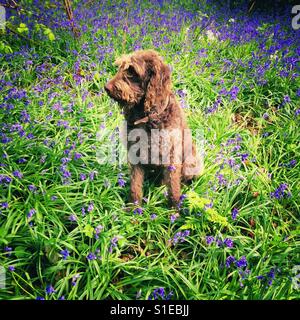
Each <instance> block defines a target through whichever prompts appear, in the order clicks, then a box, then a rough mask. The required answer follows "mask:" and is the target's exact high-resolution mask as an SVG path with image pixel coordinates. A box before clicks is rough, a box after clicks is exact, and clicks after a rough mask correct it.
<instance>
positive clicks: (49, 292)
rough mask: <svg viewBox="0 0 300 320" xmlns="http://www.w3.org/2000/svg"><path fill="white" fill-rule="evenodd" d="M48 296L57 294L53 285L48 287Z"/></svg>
mask: <svg viewBox="0 0 300 320" xmlns="http://www.w3.org/2000/svg"><path fill="white" fill-rule="evenodd" d="M45 291H46V294H52V293H55V290H54V288H53V287H52V285H48V286H47V287H46V290H45Z"/></svg>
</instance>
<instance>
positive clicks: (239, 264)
mask: <svg viewBox="0 0 300 320" xmlns="http://www.w3.org/2000/svg"><path fill="white" fill-rule="evenodd" d="M235 265H236V266H237V267H238V268H244V267H247V265H248V263H247V260H246V257H245V256H242V257H241V259H240V260H238V261H236V262H235Z"/></svg>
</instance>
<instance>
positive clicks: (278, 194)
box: [270, 183, 291, 200]
mask: <svg viewBox="0 0 300 320" xmlns="http://www.w3.org/2000/svg"><path fill="white" fill-rule="evenodd" d="M287 188H288V184H287V183H282V184H280V185H279V187H278V188H277V189H276V190H275V191H274V192H271V194H270V196H271V198H276V199H278V200H280V199H283V198H289V197H290V196H291V193H290V192H288V191H287Z"/></svg>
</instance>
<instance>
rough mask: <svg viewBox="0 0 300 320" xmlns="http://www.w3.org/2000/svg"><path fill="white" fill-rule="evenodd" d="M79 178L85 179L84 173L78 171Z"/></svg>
mask: <svg viewBox="0 0 300 320" xmlns="http://www.w3.org/2000/svg"><path fill="white" fill-rule="evenodd" d="M79 179H80V180H81V181H83V180H85V179H86V175H85V174H84V173H80V174H79Z"/></svg>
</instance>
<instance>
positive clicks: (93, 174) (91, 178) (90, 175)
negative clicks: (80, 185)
mask: <svg viewBox="0 0 300 320" xmlns="http://www.w3.org/2000/svg"><path fill="white" fill-rule="evenodd" d="M96 174H97V171H91V172H90V174H89V177H90V180H91V181H93V180H94V178H95V175H96Z"/></svg>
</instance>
